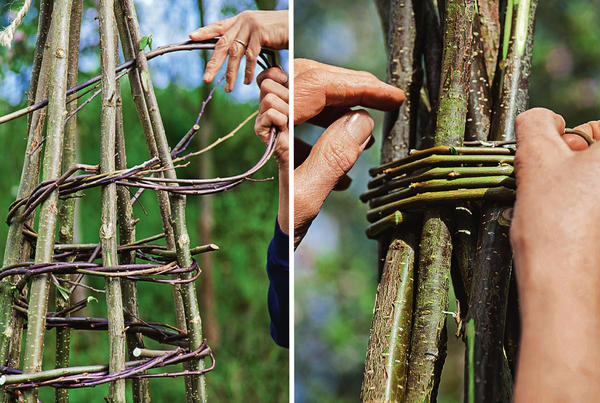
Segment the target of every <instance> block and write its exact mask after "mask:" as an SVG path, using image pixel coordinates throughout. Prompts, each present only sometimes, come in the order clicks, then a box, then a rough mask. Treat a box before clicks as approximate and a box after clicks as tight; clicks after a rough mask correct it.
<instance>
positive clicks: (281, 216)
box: [277, 163, 290, 235]
mask: <svg viewBox="0 0 600 403" xmlns="http://www.w3.org/2000/svg"><path fill="white" fill-rule="evenodd" d="M288 167H289V165H288V164H287V163H280V164H279V173H278V180H279V207H278V210H277V222H278V223H279V228H281V230H282V231H283V232H284V233H286V234H288V235H289V233H290V226H289V222H290V220H289V217H290V215H289V214H290V212H289V208H290V206H289V200H290V199H289V197H290V196H289V194H290V193H289V189H290V185H289V182H290V180H289V168H288Z"/></svg>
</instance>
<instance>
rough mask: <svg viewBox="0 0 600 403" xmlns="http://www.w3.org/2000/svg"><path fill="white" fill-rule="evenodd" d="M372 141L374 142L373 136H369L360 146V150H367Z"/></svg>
mask: <svg viewBox="0 0 600 403" xmlns="http://www.w3.org/2000/svg"><path fill="white" fill-rule="evenodd" d="M372 141H375V140H374V139H373V136H371V135H369V137H367V139H366V140H365V141H364V143H362V144H361V145H360V148H362V149H363V150H364V149H365V148H367V146H368V145H369V143H371V142H372Z"/></svg>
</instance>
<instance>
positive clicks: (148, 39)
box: [140, 34, 152, 50]
mask: <svg viewBox="0 0 600 403" xmlns="http://www.w3.org/2000/svg"><path fill="white" fill-rule="evenodd" d="M146 46H148V48H149V49H150V50H152V34H149V35H146V36H142V39H140V50H144V49H146Z"/></svg>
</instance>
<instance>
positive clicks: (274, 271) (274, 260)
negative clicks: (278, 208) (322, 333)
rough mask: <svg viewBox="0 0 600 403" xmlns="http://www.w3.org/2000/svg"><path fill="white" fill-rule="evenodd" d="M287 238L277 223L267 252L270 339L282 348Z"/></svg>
mask: <svg viewBox="0 0 600 403" xmlns="http://www.w3.org/2000/svg"><path fill="white" fill-rule="evenodd" d="M288 245H289V236H288V235H287V234H285V233H284V232H283V231H282V230H281V228H279V224H278V223H277V221H276V222H275V234H274V235H273V239H272V240H271V243H270V244H269V249H268V250H267V275H268V276H269V296H268V301H269V315H270V316H271V337H273V340H275V343H277V344H279V345H280V346H282V347H289V318H290V315H289V295H290V286H289V277H290V261H289V248H288Z"/></svg>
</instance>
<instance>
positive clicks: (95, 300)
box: [87, 295, 98, 304]
mask: <svg viewBox="0 0 600 403" xmlns="http://www.w3.org/2000/svg"><path fill="white" fill-rule="evenodd" d="M90 302H98V299H97V298H96V297H94V296H92V295H90V296H89V297H87V303H88V304H89V303H90Z"/></svg>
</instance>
